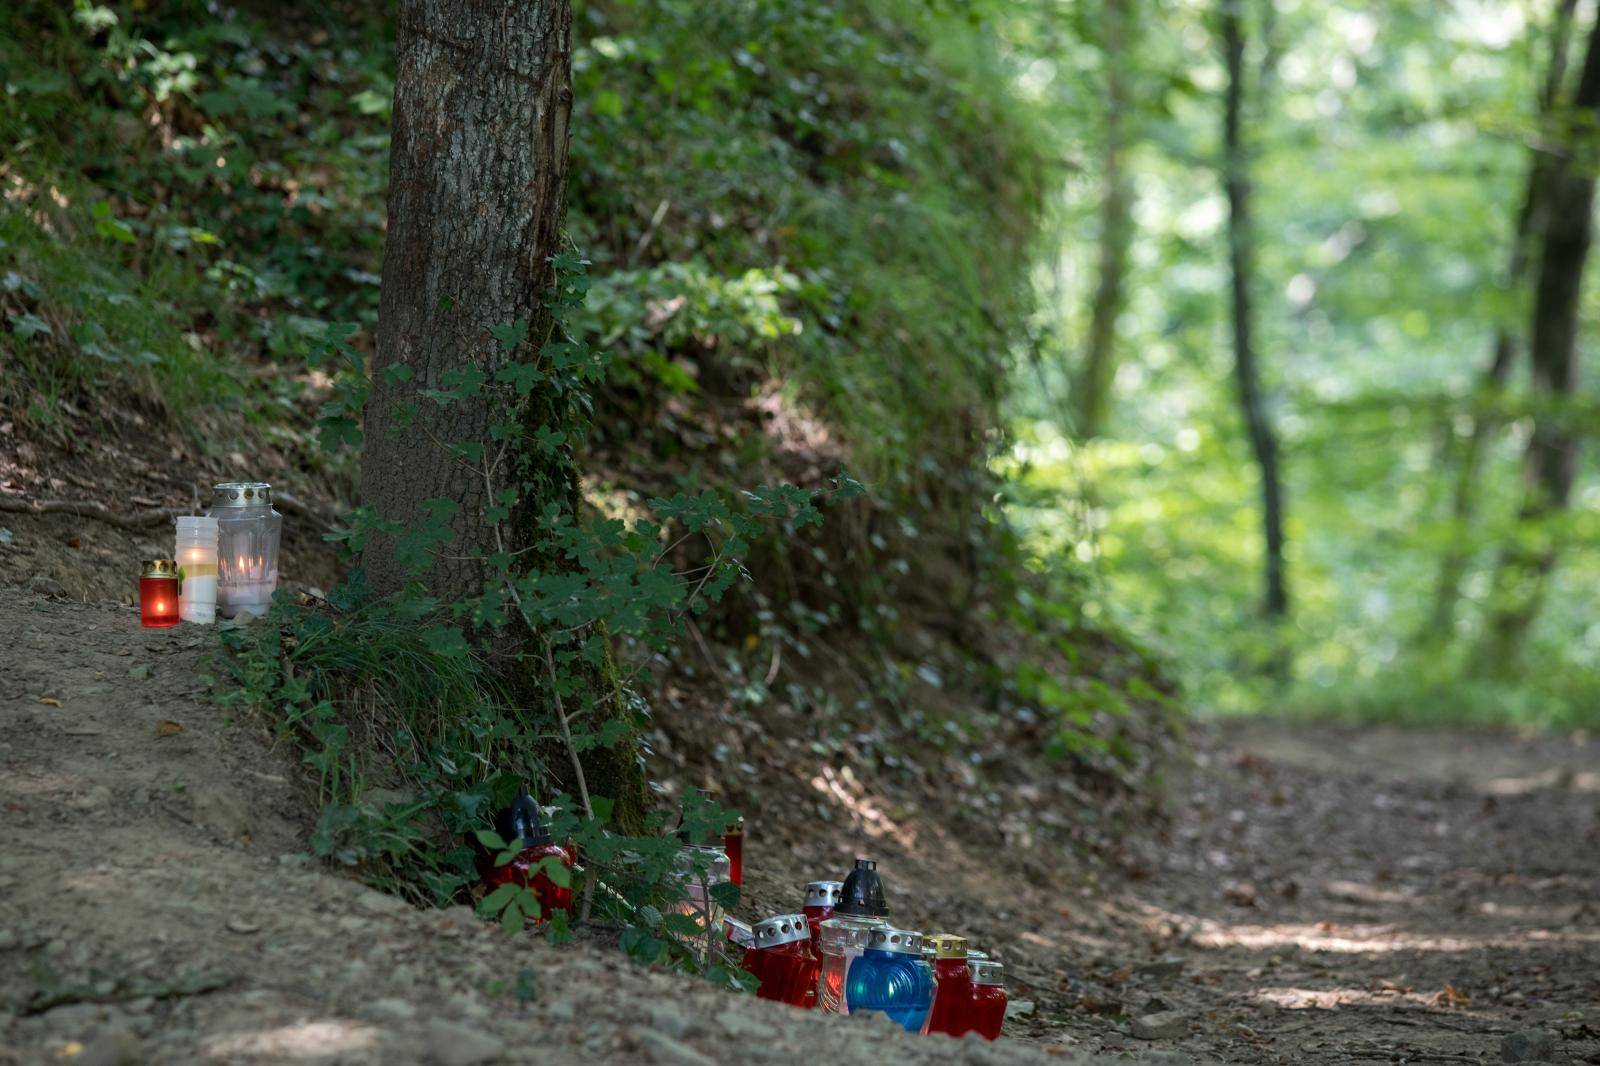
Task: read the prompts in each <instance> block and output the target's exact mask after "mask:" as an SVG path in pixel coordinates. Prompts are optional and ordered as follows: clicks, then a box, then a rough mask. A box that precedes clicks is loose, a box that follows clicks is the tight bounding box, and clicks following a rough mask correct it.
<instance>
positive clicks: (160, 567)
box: [139, 559, 178, 581]
mask: <svg viewBox="0 0 1600 1066" xmlns="http://www.w3.org/2000/svg"><path fill="white" fill-rule="evenodd" d="M143 565H144V569H143V570H142V571H140V573H139V576H140V577H163V578H171V579H172V580H173V581H176V580H178V564H177V563H176V562H174V561H173V560H171V559H145V560H144V561H143Z"/></svg>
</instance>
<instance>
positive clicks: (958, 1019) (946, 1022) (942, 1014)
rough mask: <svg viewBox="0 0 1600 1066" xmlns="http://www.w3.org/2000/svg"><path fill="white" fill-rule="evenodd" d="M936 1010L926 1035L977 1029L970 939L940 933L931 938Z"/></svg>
mask: <svg viewBox="0 0 1600 1066" xmlns="http://www.w3.org/2000/svg"><path fill="white" fill-rule="evenodd" d="M929 943H931V944H932V945H933V1009H931V1010H930V1011H929V1012H928V1025H927V1027H926V1028H925V1029H924V1030H923V1031H924V1032H927V1033H948V1034H949V1035H951V1036H963V1035H965V1034H966V1033H967V1032H968V1031H970V1030H971V1029H972V1028H974V1024H973V1023H974V1020H975V1019H974V1018H973V996H972V989H973V983H972V973H971V971H970V970H968V969H967V939H966V937H960V936H952V935H950V934H949V933H941V934H939V935H938V936H935V937H932V938H930V940H929Z"/></svg>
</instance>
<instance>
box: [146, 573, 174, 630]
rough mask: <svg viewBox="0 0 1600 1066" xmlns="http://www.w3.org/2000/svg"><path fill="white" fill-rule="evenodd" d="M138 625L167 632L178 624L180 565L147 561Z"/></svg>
mask: <svg viewBox="0 0 1600 1066" xmlns="http://www.w3.org/2000/svg"><path fill="white" fill-rule="evenodd" d="M139 624H140V625H142V626H144V627H145V628H146V629H165V628H166V627H167V626H175V625H177V624H178V564H177V563H175V562H173V561H172V560H171V559H146V560H145V561H144V570H143V571H142V572H141V573H140V575H139Z"/></svg>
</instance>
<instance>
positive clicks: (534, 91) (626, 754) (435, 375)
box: [361, 0, 647, 822]
mask: <svg viewBox="0 0 1600 1066" xmlns="http://www.w3.org/2000/svg"><path fill="white" fill-rule="evenodd" d="M570 37H571V9H570V6H569V4H568V0H519V2H516V3H505V2H503V0H405V2H404V3H402V4H401V6H400V17H399V30H398V41H397V50H398V55H397V59H398V62H397V69H396V77H395V104H394V124H393V131H392V138H393V140H392V145H391V149H390V178H389V227H388V235H387V241H386V246H385V249H384V265H383V289H382V295H381V302H380V308H379V328H378V338H377V342H378V343H377V354H376V357H375V358H374V360H373V378H374V381H375V383H376V384H375V386H374V389H373V392H372V395H371V398H370V400H369V404H368V409H367V433H366V446H365V450H364V453H363V456H362V464H361V495H362V500H363V503H364V504H365V505H366V506H368V507H371V508H372V509H373V510H374V511H375V512H376V514H377V516H378V517H379V519H381V520H382V521H385V522H391V523H398V524H400V525H401V526H402V527H412V526H415V525H416V524H417V523H418V522H421V521H424V520H425V519H426V517H427V515H428V514H429V512H430V509H431V508H432V507H433V505H432V504H430V502H429V501H433V500H444V501H447V502H448V504H451V505H453V508H452V510H453V517H452V518H451V519H450V533H451V534H452V535H453V539H452V540H451V542H450V543H449V545H448V546H447V547H446V548H444V549H441V550H440V551H438V552H437V553H436V554H435V555H434V557H433V560H432V563H431V565H430V566H428V568H427V569H426V570H425V571H424V572H423V573H422V574H421V576H420V583H421V585H422V587H423V589H424V591H426V592H427V593H429V594H431V595H433V596H435V597H437V598H439V599H440V600H443V601H450V600H454V599H459V598H461V597H463V596H471V595H474V594H476V593H478V592H479V591H481V590H482V589H483V588H484V587H485V585H486V583H489V582H492V581H493V580H494V578H493V574H492V572H491V569H490V567H489V566H488V564H486V562H485V559H486V558H487V557H488V556H490V555H492V554H494V553H496V552H502V553H505V552H510V553H519V552H526V551H535V550H536V549H535V548H534V547H533V546H534V545H535V543H536V542H535V537H534V531H535V522H536V516H537V515H539V514H540V513H541V512H542V511H543V510H544V509H545V508H546V507H547V506H548V505H550V504H555V505H556V506H558V507H559V508H560V509H562V510H564V511H566V512H567V513H569V514H570V513H575V512H576V510H577V507H578V475H577V468H576V465H575V463H574V459H573V455H572V452H571V449H570V446H566V447H561V448H557V449H554V450H552V451H551V452H550V453H549V454H548V455H546V454H545V453H543V452H540V453H538V454H537V455H535V456H533V457H530V458H529V459H527V460H526V461H527V462H529V463H532V464H536V465H537V466H538V469H533V470H530V471H526V472H525V473H524V475H523V478H522V480H523V481H524V482H526V483H530V484H535V485H538V486H540V490H539V492H540V493H542V498H532V497H533V496H535V495H537V494H530V498H525V499H524V501H523V502H522V503H521V504H520V505H519V507H518V510H517V511H516V512H515V513H513V514H512V515H511V516H510V517H509V519H508V520H505V521H503V522H499V523H496V522H491V521H490V520H489V519H488V517H487V516H486V510H487V509H488V508H489V506H490V502H491V501H490V496H491V494H492V491H493V489H492V486H491V485H489V484H488V482H487V479H486V478H484V477H483V476H482V475H481V474H480V473H479V472H477V471H475V470H474V469H473V468H472V465H471V464H469V463H464V462H462V461H461V460H460V456H459V454H458V453H455V452H454V450H453V449H452V448H451V447H450V445H456V444H461V443H476V444H479V445H488V444H489V443H490V442H491V440H492V438H493V433H492V428H491V427H492V426H493V425H494V423H495V421H496V419H497V418H498V417H500V416H498V415H497V413H496V412H495V411H494V410H492V409H491V404H490V402H489V400H488V399H487V398H484V399H483V400H482V401H481V402H472V401H471V400H470V399H469V400H467V401H464V402H458V403H452V404H449V405H444V404H437V403H432V402H429V401H428V400H427V399H426V393H425V392H424V391H423V390H428V389H433V390H439V389H443V388H446V387H448V385H449V383H450V381H451V380H452V375H459V374H461V373H462V372H464V371H466V372H470V371H471V370H472V369H473V368H477V369H480V370H481V369H482V368H483V367H485V366H487V365H489V363H490V361H491V360H492V359H493V357H494V353H495V344H496V338H495V337H494V336H493V335H492V334H491V332H490V331H491V329H493V328H495V327H498V326H504V325H506V324H508V323H513V322H517V321H523V322H527V323H529V325H530V328H529V330H528V334H529V336H531V337H534V338H539V337H544V336H547V335H548V334H549V331H550V327H551V322H550V313H549V311H548V308H547V303H546V297H547V294H548V292H549V290H550V288H551V285H552V282H553V276H552V268H551V265H550V260H551V257H552V256H553V255H554V254H555V253H556V252H557V251H558V249H559V246H560V242H561V232H562V231H561V227H562V219H563V214H564V206H565V185H566V176H567V123H568V118H569V115H570V113H571V105H572V90H571V43H570ZM400 367H403V368H405V371H406V373H399V374H397V373H395V372H394V368H400ZM457 380H459V379H458V378H457ZM556 392H557V390H556V389H554V388H552V387H548V386H545V387H536V388H535V389H534V390H533V392H532V394H531V395H530V396H529V397H528V402H527V404H526V406H525V407H524V409H523V410H522V412H521V414H520V418H521V421H522V423H523V425H524V426H525V427H526V428H527V431H528V433H529V434H532V433H533V432H534V431H536V430H537V429H538V428H539V427H541V426H560V425H563V424H566V423H567V421H568V419H569V417H570V414H571V412H570V411H569V410H568V407H569V405H570V404H571V403H572V398H571V397H569V396H563V395H556ZM502 538H509V543H503V542H502ZM395 549H396V540H395V538H393V537H386V536H376V537H374V538H373V539H372V540H371V541H370V543H369V544H368V546H367V548H366V550H365V553H364V559H363V563H364V567H365V570H366V574H367V579H368V583H369V585H370V587H371V589H372V590H373V591H374V592H375V593H377V594H380V595H381V594H388V593H393V592H396V591H398V590H400V589H402V588H403V587H405V586H406V585H407V584H408V582H409V581H410V580H411V575H410V573H409V572H408V570H407V568H406V567H405V566H403V565H402V561H401V559H400V558H399V557H398V556H397V553H396V550H395ZM541 562H542V563H543V564H544V565H546V566H559V565H561V563H560V560H553V559H552V560H541ZM511 632H515V630H514V629H513V628H510V627H508V628H507V630H505V633H507V634H509V633H511ZM479 637H480V639H482V640H484V641H486V642H487V643H488V645H489V649H488V650H489V651H490V652H491V654H493V655H494V656H495V657H496V658H497V660H498V661H499V662H500V663H501V664H502V665H503V666H504V668H505V671H506V673H507V675H508V678H509V681H510V683H511V685H512V690H513V692H514V693H515V694H516V695H517V696H518V698H521V699H525V700H528V701H534V700H550V699H552V698H553V695H554V694H553V693H552V692H551V690H550V689H549V687H548V686H547V685H546V684H545V679H546V676H547V675H546V674H545V672H544V671H543V666H542V664H543V663H544V662H545V661H546V660H547V658H548V656H547V655H546V656H545V657H543V658H541V656H540V655H539V654H538V649H537V645H536V642H535V640H534V638H533V635H531V634H528V633H527V632H525V631H523V632H521V633H520V636H518V637H511V636H507V635H502V636H500V637H498V638H491V637H489V636H488V635H487V634H486V633H485V634H479ZM547 651H548V649H547V648H546V652H547ZM584 680H585V687H586V688H587V691H586V692H579V693H575V694H573V700H574V702H579V703H582V704H583V705H585V706H587V707H592V708H593V713H594V715H595V717H596V718H598V719H600V720H602V721H603V720H606V719H622V720H624V721H626V718H627V712H626V709H625V707H626V705H625V703H624V701H623V699H622V696H621V692H620V687H619V685H618V682H617V680H616V675H615V670H614V669H613V668H612V666H611V663H610V660H609V655H607V656H605V657H604V661H603V662H601V663H600V664H599V665H597V666H592V667H590V668H588V669H587V672H586V673H585V675H584ZM550 762H551V764H552V765H555V766H559V765H561V764H560V763H558V762H557V761H556V760H550ZM574 772H579V773H582V772H586V775H587V777H588V781H587V784H588V787H589V788H590V789H591V790H592V791H593V792H595V793H596V794H598V795H603V796H606V797H608V798H611V799H613V800H615V801H616V802H617V808H616V809H617V811H618V815H617V817H618V818H619V820H620V821H623V822H630V821H635V822H636V821H637V819H638V818H639V817H640V816H641V815H642V812H643V810H644V804H645V801H646V795H647V794H646V790H645V782H644V777H643V771H642V769H641V766H640V764H639V761H638V758H637V747H636V745H635V744H634V743H633V740H632V736H631V733H630V734H628V735H626V736H625V737H624V740H623V742H621V743H619V744H617V745H614V746H610V747H595V748H591V749H590V750H589V751H588V752H587V753H586V754H585V756H584V763H583V771H577V770H575V771H574Z"/></svg>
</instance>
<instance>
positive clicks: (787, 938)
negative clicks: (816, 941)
mask: <svg viewBox="0 0 1600 1066" xmlns="http://www.w3.org/2000/svg"><path fill="white" fill-rule="evenodd" d="M755 934H756V940H755V946H756V947H758V948H775V947H777V946H778V945H779V944H792V943H794V942H795V941H796V940H810V939H811V927H810V926H808V925H806V916H805V915H803V914H775V915H773V916H772V917H771V918H763V919H762V920H761V921H759V922H757V923H756V924H755Z"/></svg>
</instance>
